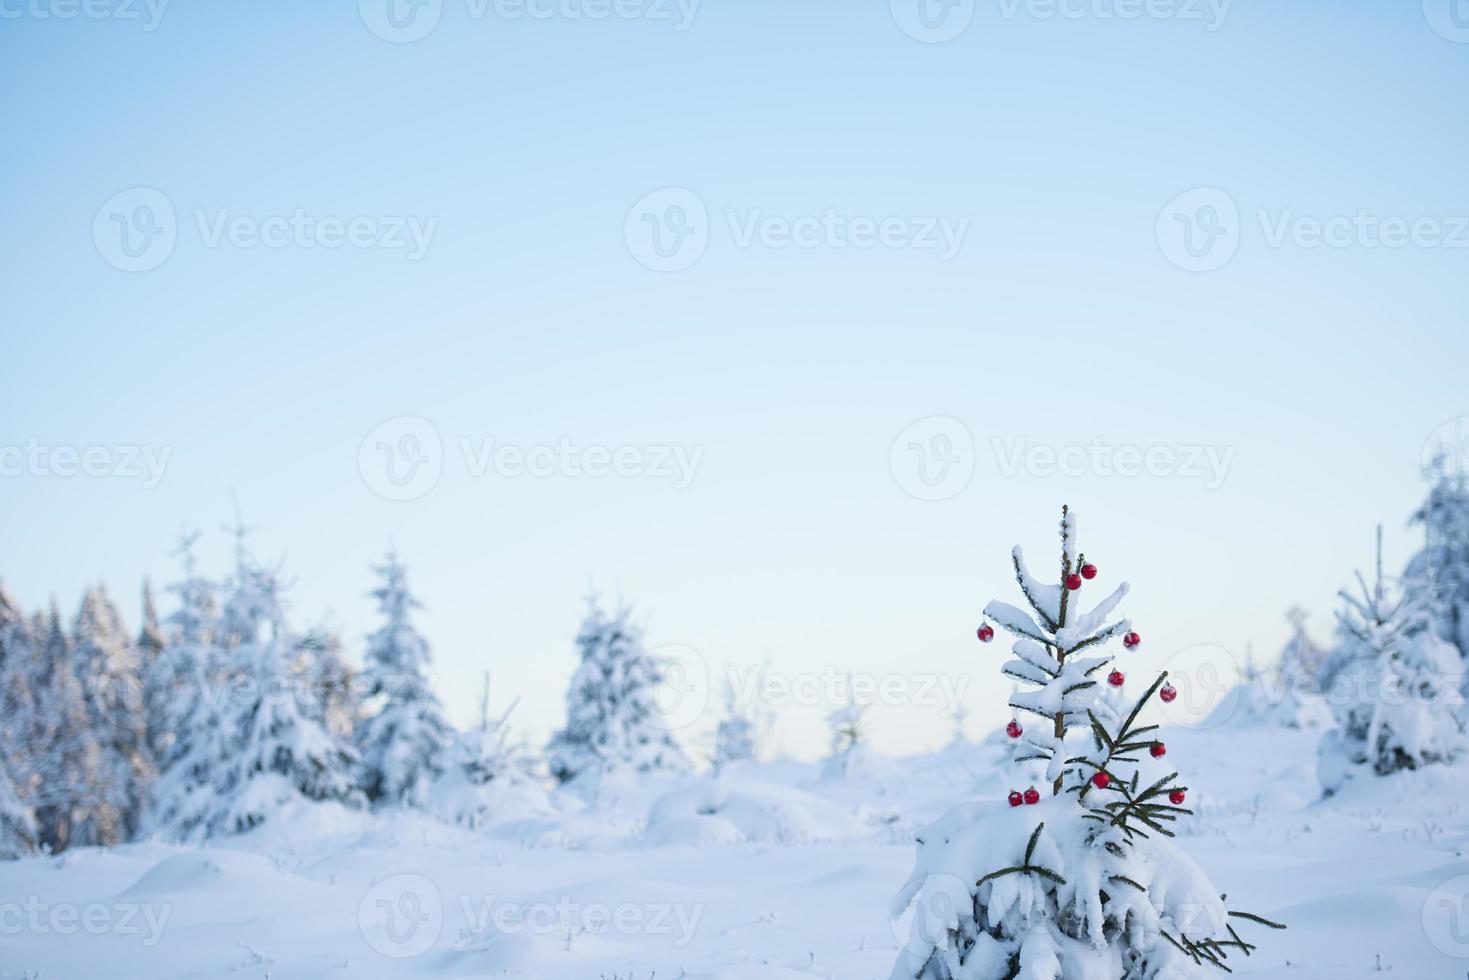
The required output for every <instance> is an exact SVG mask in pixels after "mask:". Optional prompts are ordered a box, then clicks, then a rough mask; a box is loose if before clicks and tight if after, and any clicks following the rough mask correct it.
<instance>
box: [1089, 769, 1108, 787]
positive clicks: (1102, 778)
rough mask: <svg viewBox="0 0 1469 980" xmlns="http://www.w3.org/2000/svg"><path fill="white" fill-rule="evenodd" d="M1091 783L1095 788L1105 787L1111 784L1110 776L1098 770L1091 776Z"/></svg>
mask: <svg viewBox="0 0 1469 980" xmlns="http://www.w3.org/2000/svg"><path fill="white" fill-rule="evenodd" d="M1092 785H1093V786H1095V787H1096V788H1097V789H1106V788H1107V787H1108V786H1110V785H1112V777H1111V776H1109V775H1107V774H1106V773H1105V772H1099V773H1097V774H1096V775H1095V776H1093V777H1092Z"/></svg>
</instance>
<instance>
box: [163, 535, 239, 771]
mask: <svg viewBox="0 0 1469 980" xmlns="http://www.w3.org/2000/svg"><path fill="white" fill-rule="evenodd" d="M198 540H199V534H198V532H197V531H185V532H184V533H183V535H182V536H181V537H180V539H179V543H178V545H177V547H175V548H174V550H173V555H174V556H175V557H177V558H178V559H179V561H180V564H181V565H182V569H183V578H182V579H180V580H179V581H178V582H175V583H174V584H172V585H170V586H169V587H168V591H169V592H171V593H173V595H174V598H175V599H176V601H177V602H178V608H177V609H176V610H175V611H174V612H173V613H172V614H171V615H170V616H169V617H168V618H167V620H166V621H165V627H164V629H163V630H162V631H160V632H161V633H162V636H163V646H162V648H161V649H160V650H159V651H158V653H157V655H156V656H154V657H152V658H151V659H150V660H148V661H147V663H146V665H145V667H144V671H143V700H144V704H145V705H146V708H145V712H146V718H145V724H146V728H147V741H148V748H149V750H150V752H151V753H152V756H153V759H154V760H155V765H156V766H157V768H158V769H159V770H160V771H162V770H166V769H168V768H169V767H170V766H172V765H173V763H175V762H176V761H177V759H178V758H179V757H180V756H182V755H184V754H187V751H188V749H189V746H188V745H187V744H181V743H187V742H188V741H189V740H190V739H192V738H193V737H194V736H195V735H203V734H204V732H205V729H206V728H207V727H208V725H209V720H208V719H206V718H203V717H199V715H200V713H201V712H202V711H207V710H210V709H212V708H213V707H214V704H213V703H212V702H208V698H209V696H210V695H213V694H217V693H218V691H217V689H216V688H217V685H216V684H215V682H216V681H217V680H218V678H219V676H220V675H221V673H222V671H223V669H224V658H223V652H222V651H221V650H220V648H219V647H218V646H217V645H216V642H215V637H216V635H217V634H218V633H219V600H218V595H219V586H218V585H217V584H216V583H215V582H213V581H212V580H210V579H208V578H205V577H204V576H203V575H201V574H200V573H199V568H198V560H197V559H196V558H195V555H194V547H195V545H196V543H197V542H198ZM145 615H146V612H145ZM144 629H145V630H146V629H147V623H146V620H145V623H144ZM201 701H204V702H206V703H202V704H201Z"/></svg>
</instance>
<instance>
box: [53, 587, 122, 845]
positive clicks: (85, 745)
mask: <svg viewBox="0 0 1469 980" xmlns="http://www.w3.org/2000/svg"><path fill="white" fill-rule="evenodd" d="M45 622H46V625H45V634H44V639H43V640H42V650H43V653H42V659H43V660H44V662H45V665H46V680H45V684H44V686H43V687H42V689H41V692H40V696H39V697H38V699H37V704H38V711H37V715H38V717H39V719H40V720H41V724H40V726H39V727H40V729H41V733H40V740H39V744H40V745H41V746H42V748H41V750H40V756H41V759H40V766H39V768H38V774H39V777H40V778H39V779H38V780H37V789H36V800H35V812H36V819H37V822H38V824H39V826H40V832H41V839H42V841H43V842H44V843H45V845H46V846H47V847H49V848H50V849H51V850H53V851H60V850H63V849H65V848H68V847H82V846H88V845H98V844H111V843H116V842H117V841H118V840H120V839H121V836H122V827H121V825H122V817H121V814H120V813H119V812H118V810H117V809H116V807H115V806H114V805H113V804H114V801H113V800H112V799H110V797H109V794H108V792H107V788H106V782H107V781H106V778H105V775H104V768H105V765H104V760H103V753H102V745H101V742H100V740H99V739H98V737H97V733H96V731H95V729H94V728H93V727H92V717H91V713H90V711H89V710H88V707H87V699H86V693H85V691H84V690H83V688H82V684H81V681H80V679H79V678H78V677H77V672H76V661H75V657H74V655H73V649H72V643H71V639H70V638H69V637H68V636H67V635H66V631H65V629H63V627H62V625H61V613H60V612H59V611H58V610H57V608H56V604H55V603H54V602H53V603H52V605H51V611H50V613H49V614H48V616H47V618H46V621H45Z"/></svg>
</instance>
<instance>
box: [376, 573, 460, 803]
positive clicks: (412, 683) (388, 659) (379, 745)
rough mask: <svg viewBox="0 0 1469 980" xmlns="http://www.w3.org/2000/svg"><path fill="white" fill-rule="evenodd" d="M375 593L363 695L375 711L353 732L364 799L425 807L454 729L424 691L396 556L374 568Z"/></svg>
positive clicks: (424, 675) (419, 651) (424, 667)
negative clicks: (376, 619)
mask: <svg viewBox="0 0 1469 980" xmlns="http://www.w3.org/2000/svg"><path fill="white" fill-rule="evenodd" d="M375 570H376V572H377V574H378V576H379V577H380V579H381V582H380V584H379V585H378V587H377V588H376V589H374V590H373V592H372V596H373V598H374V599H376V600H377V604H378V611H379V613H380V614H381V615H382V617H383V625H382V627H381V628H379V629H378V631H377V632H375V633H373V634H372V636H371V637H369V638H368V641H367V658H366V660H367V663H366V666H365V668H364V669H363V693H364V695H365V696H366V697H367V698H368V700H369V702H370V703H373V702H375V703H376V705H377V710H376V711H375V712H374V713H373V714H372V715H371V716H370V717H368V718H367V719H366V720H364V721H363V722H362V724H361V725H360V726H358V730H357V746H358V751H359V752H360V753H361V755H362V760H363V764H364V767H365V771H366V788H367V794H368V798H369V799H371V800H373V801H374V802H381V803H385V804H390V805H402V806H410V807H423V806H426V805H427V804H428V801H429V794H430V791H431V789H432V787H433V784H434V781H435V780H437V779H438V778H439V777H440V776H441V775H442V774H443V772H444V768H445V766H446V765H447V764H448V762H447V759H446V754H447V752H448V751H449V748H450V746H451V745H453V743H454V729H453V727H452V726H451V725H450V724H449V722H448V721H447V720H446V719H445V717H444V709H443V706H442V705H441V704H439V699H438V698H437V697H436V696H435V695H434V693H433V690H432V688H431V687H430V685H429V680H428V669H429V647H428V643H427V641H425V640H424V638H423V637H422V636H421V635H420V634H419V632H418V631H417V630H416V629H415V628H414V626H413V611H414V610H415V609H417V608H419V602H418V600H417V599H415V598H414V597H413V595H412V593H410V592H409V591H408V582H407V569H406V568H405V567H404V565H403V563H402V562H401V561H399V560H398V556H397V555H396V554H392V553H389V554H388V556H387V559H386V560H385V561H384V562H383V563H382V564H381V565H378V566H376V569H375Z"/></svg>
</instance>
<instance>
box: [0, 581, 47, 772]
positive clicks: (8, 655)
mask: <svg viewBox="0 0 1469 980" xmlns="http://www.w3.org/2000/svg"><path fill="white" fill-rule="evenodd" d="M44 679H45V671H44V669H43V667H42V663H41V659H40V644H39V643H38V642H37V639H36V636H35V634H34V632H33V631H32V629H31V623H30V621H29V620H28V619H26V616H25V613H24V611H23V610H22V609H21V607H20V604H19V603H18V602H16V600H15V597H14V596H12V595H11V594H10V591H9V590H8V589H6V588H5V586H4V583H0V756H4V757H5V758H6V759H8V760H10V772H11V776H12V777H13V779H14V780H15V788H16V790H17V792H18V793H19V795H20V798H21V799H22V800H27V799H29V798H30V795H31V792H32V791H33V790H34V788H35V783H36V780H37V778H38V776H37V768H38V767H39V765H40V750H41V739H42V736H43V734H44V732H43V731H42V729H41V728H40V724H41V719H40V717H39V716H38V714H37V701H36V698H37V692H38V691H40V690H41V688H42V685H43V683H44Z"/></svg>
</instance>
